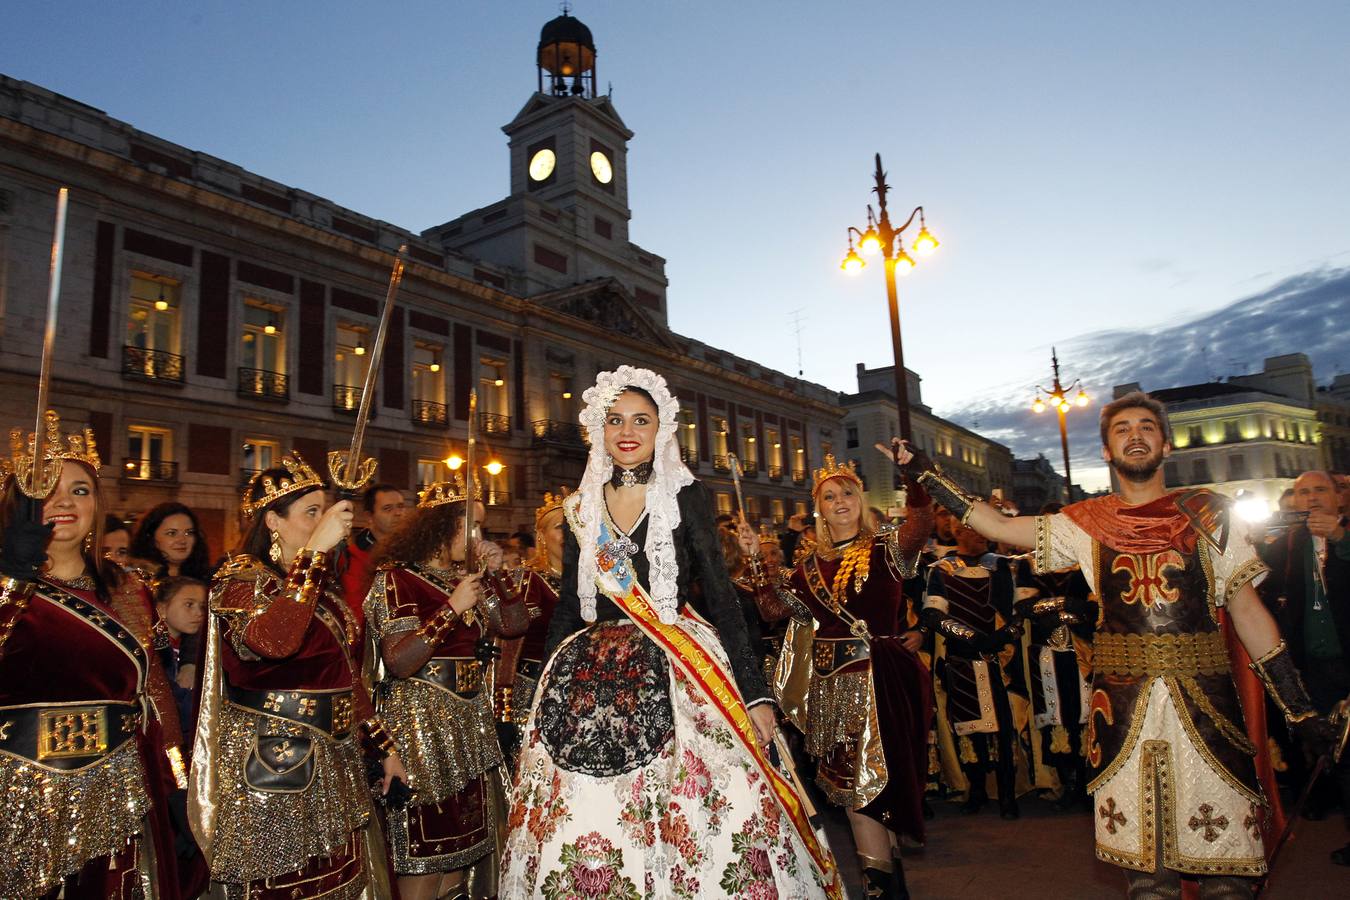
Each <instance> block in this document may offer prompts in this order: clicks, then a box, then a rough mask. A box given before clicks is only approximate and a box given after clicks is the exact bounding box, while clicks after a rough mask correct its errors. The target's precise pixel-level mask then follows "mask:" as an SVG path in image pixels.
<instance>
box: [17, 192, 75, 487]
mask: <svg viewBox="0 0 1350 900" xmlns="http://www.w3.org/2000/svg"><path fill="white" fill-rule="evenodd" d="M69 202H70V189H69V188H65V187H63V188H61V190H60V191H58V192H57V195H56V228H55V233H54V234H53V236H52V253H51V267H50V270H49V273H48V276H47V327H46V330H45V331H44V332H43V334H42V362H41V364H40V366H39V368H38V395H37V422H36V424H35V425H34V427H33V444H32V446H31V447H27V448H25V447H24V441H23V434H22V433H21V432H20V431H19V429H17V428H16V429H14V431H13V432H11V434H10V446H11V448H12V449H13V455H14V460H13V467H14V473H13V474H14V481H15V483H16V484H17V485H18V487H19V490H20V491H22V492H23V494H24V495H25V496H27V497H28V498H30V499H31V500H35V501H38V500H45V499H47V497H49V496H51V493H52V491H54V490H56V483H57V482H58V481H60V479H61V462H60V460H56V459H53V460H48V461H46V462H44V457H45V454H44V453H43V452H42V446H43V440H44V435H47V437H46V439H47V440H50V439H51V437H52V435H56V440H57V441H58V442H59V440H60V436H59V435H57V434H56V432H55V430H54V428H53V429H51V431H52V435H48V431H49V428H48V420H47V394H48V388H49V386H50V384H51V377H52V353H53V348H54V346H55V344H56V313H57V309H58V306H59V303H60V299H61V258H62V256H63V255H64V253H65V247H66V208H67V206H68V205H69Z"/></svg>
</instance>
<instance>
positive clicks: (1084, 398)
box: [1031, 347, 1088, 502]
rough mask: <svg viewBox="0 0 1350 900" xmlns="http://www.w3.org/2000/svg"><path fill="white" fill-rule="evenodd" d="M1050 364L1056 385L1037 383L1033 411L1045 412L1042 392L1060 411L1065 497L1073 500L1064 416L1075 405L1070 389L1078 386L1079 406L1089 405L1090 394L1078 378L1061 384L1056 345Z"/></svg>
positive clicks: (1060, 441) (1075, 398)
mask: <svg viewBox="0 0 1350 900" xmlns="http://www.w3.org/2000/svg"><path fill="white" fill-rule="evenodd" d="M1050 366H1051V368H1052V369H1053V370H1054V373H1055V383H1054V387H1053V388H1051V389H1050V390H1046V389H1045V388H1043V387H1041V386H1040V385H1037V387H1036V390H1037V391H1038V392H1039V393H1037V394H1036V399H1035V400H1034V401H1032V404H1031V409H1032V411H1033V412H1038V413H1041V412H1045V406H1046V401H1045V400H1042V399H1041V394H1045V395H1047V396H1046V400H1049V401H1050V405H1051V406H1053V407H1054V408H1055V412H1057V413H1059V444H1060V447H1061V448H1062V449H1063V450H1064V499H1065V501H1066V502H1067V501H1072V500H1073V478H1072V476H1071V475H1070V474H1069V430H1068V426H1067V424H1066V422H1065V418H1064V417H1065V415H1066V414H1067V413H1068V412H1069V407H1070V406H1071V405H1073V404H1071V403H1070V402H1069V391H1072V390H1073V389H1074V388H1078V396H1076V397H1074V399H1073V403H1076V404H1077V405H1079V406H1087V405H1088V395H1087V391H1085V390H1083V387H1082V382H1080V381H1079V380H1078V379H1077V378H1075V379H1074V380H1073V383H1072V384H1070V385H1069V386H1068V387H1065V386H1064V385H1062V384H1060V381H1059V355H1058V354H1056V352H1055V348H1054V347H1051V348H1050Z"/></svg>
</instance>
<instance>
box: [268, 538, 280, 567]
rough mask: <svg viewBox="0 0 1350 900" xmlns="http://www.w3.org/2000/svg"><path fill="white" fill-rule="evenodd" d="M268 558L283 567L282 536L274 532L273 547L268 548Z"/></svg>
mask: <svg viewBox="0 0 1350 900" xmlns="http://www.w3.org/2000/svg"><path fill="white" fill-rule="evenodd" d="M267 558H268V559H270V560H272V562H274V563H276V564H277V565H281V535H279V534H277V533H276V532H275V531H274V532H272V546H270V547H268V548H267Z"/></svg>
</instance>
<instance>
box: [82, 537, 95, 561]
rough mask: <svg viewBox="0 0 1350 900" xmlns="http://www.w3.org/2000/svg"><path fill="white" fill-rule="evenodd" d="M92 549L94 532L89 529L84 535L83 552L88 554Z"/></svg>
mask: <svg viewBox="0 0 1350 900" xmlns="http://www.w3.org/2000/svg"><path fill="white" fill-rule="evenodd" d="M93 550H94V533H93V532H92V531H91V532H89V533H88V534H86V535H85V536H84V553H85V555H86V556H88V555H89V554H90V553H92V552H93Z"/></svg>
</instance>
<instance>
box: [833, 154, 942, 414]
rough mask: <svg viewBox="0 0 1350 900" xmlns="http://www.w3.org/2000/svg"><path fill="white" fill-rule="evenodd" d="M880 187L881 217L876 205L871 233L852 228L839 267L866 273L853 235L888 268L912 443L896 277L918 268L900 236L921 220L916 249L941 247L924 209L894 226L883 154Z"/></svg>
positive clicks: (899, 380)
mask: <svg viewBox="0 0 1350 900" xmlns="http://www.w3.org/2000/svg"><path fill="white" fill-rule="evenodd" d="M876 179H877V184H876V187H874V188H872V191H873V193H875V194H876V195H877V215H875V216H874V215H873V213H872V206H871V204H868V206H867V230H866V231H859V230H858V229H857V228H854V227H853V226H852V225H850V226H849V227H848V253H847V254H845V256H844V261H843V262H842V263H840V264H839V267H840V268H841V269H843V270H844V271H845V272H846V273H848V274H849V275H856V274H858V273H859V272H861V271H862V269H863V266H865V265H867V263H866V261H864V260H863V258H862V257H861V256H859V255H858V254H857V252H856V251H855V250H854V249H853V236H854V235H855V234H856V235H857V236H858V247H859V249H861V250H862V252H863V253H865V254H868V255H871V254H874V253H876V252H877V251H878V250H880V251H881V257H882V260H883V263H884V267H885V269H886V300H887V302H888V303H889V304H890V311H891V350H892V351H893V353H894V355H895V406H896V411H897V412H898V413H899V426H900V437H902V438H904V439H905V440H909V439H910V438H911V437H912V434H911V431H910V425H909V380H908V379H907V378H906V377H905V354H904V350H903V349H902V346H901V342H900V303H899V300H898V299H897V297H896V290H895V277H896V275H897V274H899V275H902V276H903V275H908V274H909V272H910V270H911V269H913V268H914V257H912V256H910V255H909V254H908V253H906V252H905V245H904V243H903V242H902V241H901V239H900V236H901V234H903V233H904V231H905V229H906V228H908V227H909V226H910V225H912V224H913V223H914V218H915V216H917V217H918V219H919V233H918V235H917V236H916V237H915V238H914V250H915V252H916V253H918V254H919V255H921V256H927V255H929V254H930V253H932V252H933V251H934V250H936V249H937V248H938V240H937V238H935V237H933V235H932V233H931V232H929V230H928V225H927V224H925V222H924V218H923V207H922V206H916V207H914V211H913V212H911V213H910V214H909V218H908V219H906V220H905V224H903V225H901V226H900V227H899V228H896V227H894V226H893V225H891V217H890V214H889V213H888V212H887V211H886V192H887V191H888V190H890V187H889V185H887V184H886V172H885V171H884V170H883V169H882V168H881V154H880V153H878V154H877V171H876Z"/></svg>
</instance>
